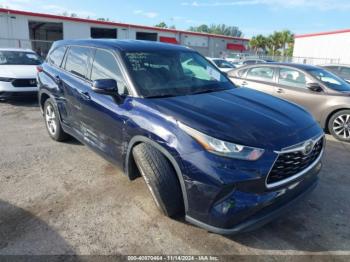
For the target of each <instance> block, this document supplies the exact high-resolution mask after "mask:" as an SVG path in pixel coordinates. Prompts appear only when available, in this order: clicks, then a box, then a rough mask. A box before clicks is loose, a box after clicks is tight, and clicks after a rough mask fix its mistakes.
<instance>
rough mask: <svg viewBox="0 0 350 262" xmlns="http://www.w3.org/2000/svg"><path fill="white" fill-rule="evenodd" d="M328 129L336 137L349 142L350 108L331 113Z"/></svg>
mask: <svg viewBox="0 0 350 262" xmlns="http://www.w3.org/2000/svg"><path fill="white" fill-rule="evenodd" d="M328 130H329V132H330V133H331V135H332V136H334V137H335V138H336V139H338V140H340V141H345V142H350V110H341V111H339V112H337V113H335V114H334V115H332V117H331V118H330V119H329V122H328Z"/></svg>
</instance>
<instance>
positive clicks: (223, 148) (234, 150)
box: [178, 122, 264, 161]
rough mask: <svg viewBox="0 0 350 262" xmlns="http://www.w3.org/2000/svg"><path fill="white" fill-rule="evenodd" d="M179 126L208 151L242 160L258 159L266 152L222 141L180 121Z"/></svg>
mask: <svg viewBox="0 0 350 262" xmlns="http://www.w3.org/2000/svg"><path fill="white" fill-rule="evenodd" d="M178 123H179V126H180V128H181V129H182V130H184V131H185V132H186V133H187V134H189V135H190V136H192V137H193V138H194V139H195V140H196V141H197V142H198V143H200V144H201V145H202V146H203V147H204V148H205V149H206V150H207V151H209V152H211V153H214V154H217V155H220V156H225V157H231V158H236V159H241V160H251V161H254V160H258V159H259V158H260V157H261V155H262V154H263V153H264V149H260V148H255V147H249V146H242V145H237V144H234V143H230V142H226V141H222V140H219V139H216V138H214V137H211V136H208V135H206V134H203V133H201V132H199V131H197V130H195V129H193V128H191V127H189V126H186V125H184V124H182V123H180V122H178Z"/></svg>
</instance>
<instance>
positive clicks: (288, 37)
mask: <svg viewBox="0 0 350 262" xmlns="http://www.w3.org/2000/svg"><path fill="white" fill-rule="evenodd" d="M293 43H294V35H293V34H292V33H291V32H290V31H289V30H284V31H282V32H281V44H282V54H283V56H285V55H286V46H287V45H288V46H289V47H290V46H291V45H292V44H293Z"/></svg>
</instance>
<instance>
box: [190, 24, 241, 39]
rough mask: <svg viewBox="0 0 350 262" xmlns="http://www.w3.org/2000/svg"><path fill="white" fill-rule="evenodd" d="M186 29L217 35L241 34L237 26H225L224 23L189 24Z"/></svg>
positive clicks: (238, 35)
mask: <svg viewBox="0 0 350 262" xmlns="http://www.w3.org/2000/svg"><path fill="white" fill-rule="evenodd" d="M188 31H192V32H201V33H209V34H217V35H227V36H236V37H240V36H242V32H241V31H240V30H239V28H238V27H237V26H227V25H225V24H219V25H215V24H212V25H210V26H208V25H205V24H203V25H200V26H197V27H196V26H191V27H190V28H189V29H188Z"/></svg>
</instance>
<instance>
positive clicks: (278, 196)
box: [182, 150, 323, 234]
mask: <svg viewBox="0 0 350 262" xmlns="http://www.w3.org/2000/svg"><path fill="white" fill-rule="evenodd" d="M322 153H323V150H322V151H321V153H320V155H319V157H318V158H317V159H316V160H315V162H313V163H312V165H310V166H309V168H306V169H305V170H304V171H303V172H302V173H301V174H300V175H298V176H295V177H293V180H290V181H289V180H286V182H285V183H283V184H281V185H277V186H274V187H272V188H269V187H267V186H266V183H265V181H266V177H267V175H268V174H269V172H270V170H271V167H272V166H273V165H274V162H275V159H276V153H275V152H271V151H266V152H265V153H264V156H263V157H262V158H261V159H259V160H257V161H240V160H232V159H225V158H220V157H217V156H214V155H213V154H210V153H208V152H205V151H201V152H197V153H193V154H189V155H186V157H183V158H182V162H183V165H184V166H185V167H186V171H185V172H186V174H184V181H185V187H186V191H187V199H188V208H187V210H186V220H187V221H188V222H191V223H193V224H195V225H197V226H199V227H203V228H205V229H207V230H209V231H211V232H215V233H219V234H233V233H237V232H242V231H249V230H252V229H255V228H257V227H259V226H261V225H263V224H266V223H268V222H269V221H271V220H273V219H274V218H276V217H277V216H279V215H281V214H282V213H283V212H284V211H286V210H287V209H290V207H291V206H292V205H293V204H294V203H296V202H297V201H298V200H299V199H301V198H302V197H303V196H304V195H306V194H307V193H308V192H310V191H311V190H312V189H313V188H315V186H316V184H317V180H318V173H319V172H320V170H321V167H322V162H321V160H322Z"/></svg>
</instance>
